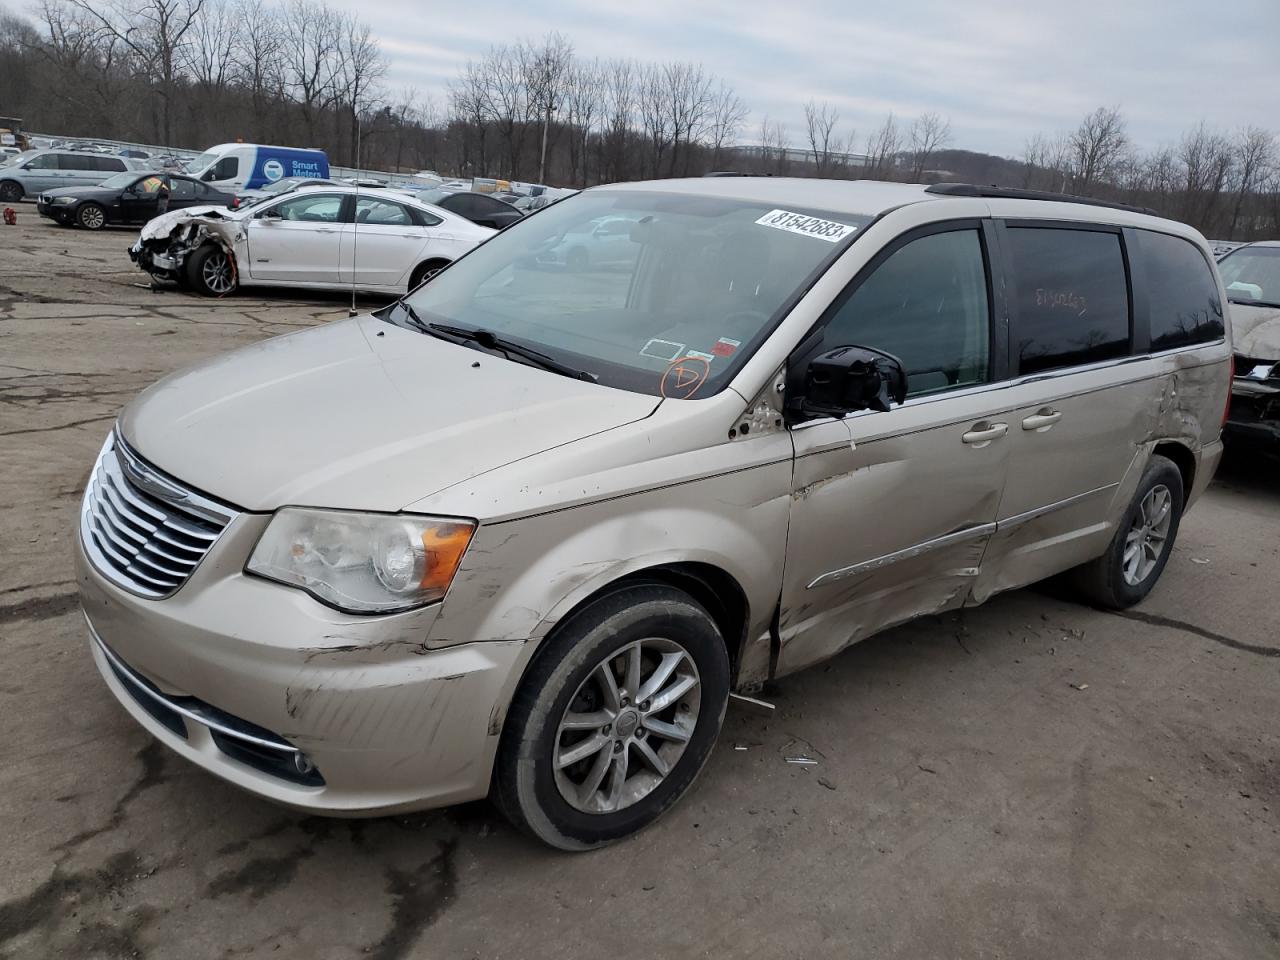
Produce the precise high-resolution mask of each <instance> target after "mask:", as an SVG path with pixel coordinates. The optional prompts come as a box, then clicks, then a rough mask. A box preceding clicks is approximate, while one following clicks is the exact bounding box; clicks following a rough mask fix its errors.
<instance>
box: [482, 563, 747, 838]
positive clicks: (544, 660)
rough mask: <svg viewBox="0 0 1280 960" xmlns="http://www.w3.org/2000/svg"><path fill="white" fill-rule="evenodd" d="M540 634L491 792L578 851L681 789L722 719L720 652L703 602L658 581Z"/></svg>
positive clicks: (639, 820) (529, 825)
mask: <svg viewBox="0 0 1280 960" xmlns="http://www.w3.org/2000/svg"><path fill="white" fill-rule="evenodd" d="M544 643H546V644H547V646H546V647H545V648H544V649H543V650H541V651H539V652H538V655H537V657H536V659H535V660H534V663H533V665H532V666H531V667H530V668H529V672H528V675H527V676H526V677H525V678H524V681H523V682H522V684H521V686H520V689H519V691H518V692H517V693H516V696H515V698H514V699H513V701H512V704H511V709H510V711H509V713H508V715H507V722H506V725H505V727H504V729H503V734H502V742H501V745H500V747H499V752H498V762H497V768H496V770H495V775H494V789H493V795H494V798H495V799H496V800H497V802H498V805H499V806H500V807H501V808H502V810H503V812H504V813H505V814H506V815H507V817H508V818H509V819H510V820H511V821H512V822H513V823H514V824H515V825H516V826H517V827H519V828H521V829H522V830H524V831H526V832H527V833H530V834H532V835H533V836H535V837H537V838H538V839H540V840H542V841H543V842H544V843H547V844H550V845H551V846H553V847H558V848H559V849H561V850H588V849H591V848H593V847H598V846H602V845H604V844H607V843H611V842H613V841H615V840H620V839H622V838H623V837H627V836H630V835H631V834H633V833H636V832H637V831H639V830H641V829H643V828H644V827H647V826H648V825H649V824H651V823H653V821H655V820H657V819H658V817H660V816H661V815H662V814H663V813H664V812H665V811H666V810H667V809H668V808H669V807H671V806H672V805H673V804H674V803H675V802H676V801H677V800H679V799H680V797H681V796H683V795H684V793H685V791H686V790H688V789H689V787H690V785H691V784H692V783H693V781H694V778H695V777H697V775H698V772H699V771H700V770H701V769H702V766H703V764H704V763H705V762H706V760H707V757H708V756H709V755H710V753H711V748H712V747H713V746H714V745H715V741H716V736H717V735H718V734H719V732H720V725H721V724H722V723H723V721H724V712H725V705H726V704H727V703H728V697H729V658H728V655H727V653H726V649H725V644H724V639H723V638H722V637H721V635H720V631H719V629H718V628H717V626H716V624H715V621H714V620H712V619H711V617H710V615H708V613H707V612H706V610H704V609H703V608H702V607H701V606H700V605H699V604H698V603H697V602H695V601H694V600H693V599H692V598H691V597H690V596H688V595H687V594H685V593H683V592H681V591H679V590H675V589H673V588H671V587H667V586H662V585H639V586H635V587H629V588H626V589H624V590H620V591H618V592H616V593H612V594H609V595H607V596H605V597H603V598H601V599H600V600H597V601H596V602H594V603H592V604H591V605H590V606H588V607H587V608H586V609H584V610H582V611H581V612H580V613H578V614H576V615H575V616H574V617H573V618H572V619H571V620H569V621H568V622H567V623H565V624H564V625H562V626H561V628H560V629H558V630H557V631H556V633H555V634H554V635H553V636H552V637H551V638H550V639H548V640H546V641H544Z"/></svg>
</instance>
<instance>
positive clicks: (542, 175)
mask: <svg viewBox="0 0 1280 960" xmlns="http://www.w3.org/2000/svg"><path fill="white" fill-rule="evenodd" d="M550 126H551V100H550V98H548V99H547V117H546V119H545V120H543V122H542V158H541V159H540V160H539V161H538V182H539V183H546V182H547V128H548V127H550Z"/></svg>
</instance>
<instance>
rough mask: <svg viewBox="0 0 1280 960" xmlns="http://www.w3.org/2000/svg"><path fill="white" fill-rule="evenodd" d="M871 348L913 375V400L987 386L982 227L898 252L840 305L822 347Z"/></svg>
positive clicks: (928, 238)
mask: <svg viewBox="0 0 1280 960" xmlns="http://www.w3.org/2000/svg"><path fill="white" fill-rule="evenodd" d="M852 345H857V346H860V347H872V348H874V349H876V350H883V351H885V352H887V353H891V354H893V355H894V356H895V357H897V358H898V359H899V360H901V361H902V367H903V369H904V370H905V371H906V373H907V396H908V397H918V396H922V395H925V394H930V393H940V392H942V391H945V390H952V389H955V388H957V387H967V386H972V385H974V384H979V383H986V382H988V379H989V370H990V363H989V357H990V345H991V305H990V302H989V300H988V297H987V271H986V261H985V258H984V257H983V253H982V239H981V236H980V234H979V232H978V231H977V230H976V229H966V230H952V231H949V232H947V233H934V234H930V235H928V236H924V237H920V238H919V239H916V240H912V241H910V242H909V243H907V244H906V245H905V246H902V247H899V248H898V249H897V250H895V251H894V252H893V253H891V254H890V255H889V257H888V259H886V260H885V261H884V262H883V263H881V264H880V265H879V266H878V267H876V269H875V271H874V272H873V273H872V274H871V275H870V276H868V277H867V278H866V279H865V280H863V281H862V283H861V284H859V285H858V287H857V288H856V289H855V290H854V291H853V293H852V294H851V295H850V296H849V297H848V298H847V299H846V300H845V301H844V303H843V304H841V305H840V306H839V307H838V308H837V309H836V311H835V313H834V314H833V315H832V317H831V319H830V321H829V322H828V324H827V328H826V331H825V335H824V337H823V349H824V350H834V349H835V348H836V347H840V346H852Z"/></svg>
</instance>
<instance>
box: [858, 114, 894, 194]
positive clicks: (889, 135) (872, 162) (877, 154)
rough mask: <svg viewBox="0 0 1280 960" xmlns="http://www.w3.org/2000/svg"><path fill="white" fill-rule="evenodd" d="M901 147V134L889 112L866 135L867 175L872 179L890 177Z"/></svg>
mask: <svg viewBox="0 0 1280 960" xmlns="http://www.w3.org/2000/svg"><path fill="white" fill-rule="evenodd" d="M901 149H902V135H901V133H899V131H898V121H897V118H895V117H894V115H893V114H892V113H891V114H889V115H888V116H887V117H885V118H884V123H882V124H881V125H880V126H879V128H877V129H876V130H875V131H874V132H873V133H872V134H871V135H870V136H869V137H867V149H866V154H867V176H869V177H871V178H872V179H873V180H887V179H891V178H892V176H893V166H894V163H895V162H896V160H897V158H898V153H899V152H900V151H901Z"/></svg>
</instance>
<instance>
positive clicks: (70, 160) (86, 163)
mask: <svg viewBox="0 0 1280 960" xmlns="http://www.w3.org/2000/svg"><path fill="white" fill-rule="evenodd" d="M60 157H61V158H62V169H63V170H97V169H98V165H97V164H96V163H94V158H93V157H90V156H87V155H86V154H83V153H63V154H60Z"/></svg>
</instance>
